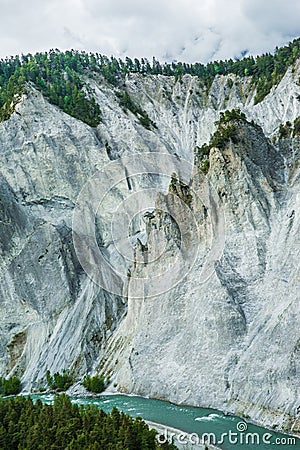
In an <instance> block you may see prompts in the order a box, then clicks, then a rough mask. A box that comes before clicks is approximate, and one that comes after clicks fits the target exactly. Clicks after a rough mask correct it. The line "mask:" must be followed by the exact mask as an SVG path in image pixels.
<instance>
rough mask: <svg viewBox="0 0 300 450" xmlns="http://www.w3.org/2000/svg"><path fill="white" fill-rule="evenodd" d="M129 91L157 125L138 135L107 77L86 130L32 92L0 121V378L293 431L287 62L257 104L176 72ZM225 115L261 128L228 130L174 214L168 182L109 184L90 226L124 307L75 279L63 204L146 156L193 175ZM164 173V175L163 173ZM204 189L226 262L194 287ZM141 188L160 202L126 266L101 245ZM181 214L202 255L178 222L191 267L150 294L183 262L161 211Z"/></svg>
mask: <svg viewBox="0 0 300 450" xmlns="http://www.w3.org/2000/svg"><path fill="white" fill-rule="evenodd" d="M229 80H230V81H229ZM126 87H127V90H128V92H129V93H130V95H131V96H132V98H134V99H135V100H136V102H137V103H138V104H140V106H141V107H142V108H143V109H144V110H145V111H146V112H147V113H148V115H149V117H150V118H151V120H152V121H153V122H154V124H155V126H152V127H151V129H150V130H148V129H146V128H144V127H143V126H142V125H141V124H140V123H139V121H138V120H137V118H136V116H134V115H133V114H132V113H131V112H129V111H124V110H123V109H122V108H121V107H120V105H119V101H118V98H117V96H116V92H115V90H114V89H113V88H112V87H111V86H110V85H108V84H106V83H105V82H104V81H103V80H99V82H98V83H96V82H95V81H93V88H94V91H95V98H96V99H97V101H98V102H99V104H100V107H101V111H102V119H103V120H102V123H101V124H100V125H99V126H98V127H97V129H92V128H90V127H89V126H87V125H85V124H83V123H81V122H80V121H77V120H76V119H73V118H71V117H69V116H68V115H66V114H64V113H63V112H61V111H60V110H59V109H58V108H56V107H54V106H52V105H50V104H49V103H48V102H47V101H46V100H45V99H44V98H43V96H42V95H41V94H40V93H38V92H37V91H36V90H35V89H34V87H33V86H30V87H29V88H28V94H27V95H24V96H23V98H22V100H21V102H20V103H19V104H18V105H17V107H16V111H15V113H14V114H13V115H12V116H11V118H10V119H9V120H8V121H5V122H2V123H1V124H0V167H1V179H0V183H1V184H0V201H1V203H0V208H1V221H0V236H1V239H0V242H1V260H0V264H1V273H0V277H1V282H0V286H1V294H0V317H1V320H0V373H1V374H3V375H4V374H9V373H17V374H19V375H20V376H22V381H23V385H24V388H25V389H29V388H31V387H35V388H37V387H38V386H39V385H41V384H43V382H44V379H45V372H46V370H47V369H49V370H50V371H51V372H54V371H56V370H58V371H62V370H63V369H66V368H68V369H70V370H71V371H73V373H74V374H75V375H76V377H77V378H78V379H80V377H82V376H83V375H84V374H85V373H87V372H93V371H96V370H102V371H104V372H105V373H110V375H111V377H112V380H113V383H116V384H117V385H118V389H120V390H121V391H124V392H135V393H138V394H143V395H150V396H153V397H157V398H164V399H170V400H172V401H174V402H184V403H189V404H194V405H201V406H212V407H215V408H220V409H223V410H228V411H233V412H237V413H239V414H247V415H249V416H250V417H251V418H253V419H255V420H258V421H260V422H261V423H265V424H267V425H278V426H280V427H281V428H285V427H286V428H289V429H290V428H291V427H292V424H293V430H294V431H296V430H297V427H298V429H299V424H298V425H297V423H294V418H295V415H296V408H297V407H298V406H299V383H298V381H299V364H300V362H299V348H300V347H299V339H300V336H299V327H298V323H299V315H300V311H299V301H298V298H299V294H298V288H299V248H300V245H299V244H300V243H299V226H300V224H299V214H298V212H299V207H300V205H299V202H300V197H299V183H300V178H299V137H294V138H286V139H282V140H281V141H278V139H277V137H276V136H277V132H278V127H279V125H280V123H285V122H286V121H291V122H293V121H294V119H295V118H296V117H298V116H299V115H300V101H299V98H300V87H299V65H298V66H296V67H294V68H290V69H289V70H288V72H287V74H286V75H285V77H284V78H283V79H282V81H281V82H280V84H279V85H278V86H276V87H275V88H273V90H272V91H271V93H270V94H269V95H268V96H267V97H266V98H265V99H264V101H263V102H261V103H259V104H258V105H255V106H254V105H253V99H254V95H255V92H254V89H253V86H252V85H251V82H250V79H249V78H247V79H237V78H236V77H235V76H227V77H223V76H217V77H216V78H215V80H214V82H213V84H212V86H211V88H210V90H209V91H207V89H206V88H204V87H203V85H202V83H201V81H199V80H198V79H197V78H196V77H191V76H187V75H186V76H184V77H183V78H182V80H178V81H175V80H174V78H171V77H170V78H169V77H163V76H146V77H144V76H141V75H130V76H129V77H128V78H127V81H126ZM235 107H239V108H241V110H242V111H244V112H245V114H246V116H247V118H248V120H249V121H251V120H252V119H253V120H254V121H255V122H256V123H257V124H258V125H260V126H261V127H262V128H260V127H257V126H253V125H251V124H250V123H248V122H247V121H241V122H239V123H238V132H237V134H236V136H235V139H234V141H233V140H230V141H229V142H228V143H227V144H226V146H225V147H224V148H223V149H220V148H213V149H212V150H211V152H210V157H209V158H210V168H209V171H208V174H207V179H206V181H204V178H203V175H201V172H199V170H198V168H195V171H194V176H193V177H192V179H191V181H190V185H189V192H187V193H184V192H182V191H180V188H178V189H177V191H176V192H177V194H178V193H179V191H180V192H181V194H182V195H181V197H182V199H183V202H182V203H181V204H180V203H179V204H177V203H172V200H171V199H170V198H169V197H168V196H167V191H168V185H169V178H166V177H164V178H163V179H160V178H159V177H155V176H154V175H153V174H148V175H146V176H140V177H130V173H129V172H130V170H129V168H128V167H126V165H125V166H124V167H122V168H121V171H122V173H123V178H124V180H123V181H122V182H120V183H119V184H118V185H117V186H116V187H114V186H110V187H113V188H111V189H110V190H109V195H108V196H107V198H106V199H105V200H104V203H103V205H102V207H101V209H100V210H99V211H97V213H96V216H97V217H96V222H97V239H98V243H99V244H100V246H101V248H102V249H104V250H105V252H106V257H107V259H108V260H109V261H111V262H112V263H113V264H116V265H117V267H118V268H119V270H120V271H121V272H123V275H124V274H125V277H127V281H126V283H124V289H123V294H124V295H123V296H122V295H119V293H118V292H116V293H114V294H111V293H108V292H106V291H105V290H103V289H102V288H101V287H100V286H98V285H97V284H96V283H94V282H93V281H92V280H91V279H90V278H89V277H88V276H87V275H86V273H85V272H84V270H83V269H82V267H81V265H80V263H79V261H78V259H77V256H76V252H75V249H74V245H73V241H72V215H73V211H74V207H75V204H76V200H77V197H78V195H79V193H80V191H81V189H82V188H83V186H84V185H85V183H86V182H87V180H88V179H89V177H90V176H91V175H92V174H93V173H94V172H95V171H96V170H97V169H101V168H102V167H104V166H105V165H106V164H108V163H109V162H110V161H111V160H116V159H117V158H119V157H123V158H124V157H131V156H134V155H139V156H138V158H139V160H140V161H143V156H141V155H143V154H146V153H148V152H152V153H155V154H156V156H157V155H160V154H161V155H162V154H169V155H172V156H173V157H174V159H176V160H177V161H178V171H180V166H181V161H183V160H186V161H188V162H190V163H192V162H193V159H194V148H195V147H196V146H201V145H202V144H203V143H204V142H207V141H208V140H209V138H210V136H211V135H212V133H213V132H214V131H215V124H214V122H215V120H216V119H218V117H219V113H220V111H223V110H226V109H232V108H235ZM270 139H272V144H271V141H270ZM145 165H146V163H145ZM163 170H164V172H163V173H164V174H165V175H168V176H171V174H172V172H173V171H174V167H173V166H170V167H167V166H164V167H163ZM128 171H129V172H128ZM147 171H148V169H147V167H145V172H147ZM191 175H192V174H191ZM107 176H108V178H109V173H108V175H107ZM207 180H208V182H209V185H210V186H211V187H212V188H213V190H214V192H216V194H217V197H218V202H219V204H218V206H217V207H218V208H220V209H221V210H222V214H223V215H224V218H225V222H224V226H223V228H222V231H223V234H224V249H222V250H223V253H222V254H221V255H217V257H216V258H215V259H214V260H213V265H214V269H215V270H214V273H213V274H212V276H211V277H210V278H209V279H208V280H207V281H206V282H201V280H200V279H199V273H201V269H202V267H203V264H204V261H205V258H206V256H207V254H208V253H209V251H210V250H211V245H212V244H211V242H212V241H213V240H214V238H215V236H214V229H213V227H212V222H213V221H214V220H215V219H213V216H214V208H215V207H216V205H215V204H214V200H213V197H212V196H211V195H207V193H206V194H205V195H204V194H203V192H204V191H203V189H204V187H203V186H206V184H205V183H207ZM104 181H105V180H103V182H104ZM106 181H107V180H106ZM141 188H143V189H147V190H149V189H151V188H155V190H156V191H160V192H161V193H160V194H159V195H158V197H157V198H156V199H155V202H154V204H153V205H152V206H153V207H152V208H148V209H150V211H148V215H147V217H146V218H145V215H144V213H145V211H143V207H144V205H143V204H142V203H143V202H142V201H140V203H139V201H138V202H137V203H138V209H140V211H141V212H142V213H143V214H141V216H140V217H137V218H136V219H135V220H134V221H133V225H132V227H131V232H130V234H131V237H132V245H133V248H132V259H133V261H132V262H130V261H129V262H128V261H126V260H125V259H124V258H123V257H122V255H120V253H119V252H118V251H116V250H115V249H114V248H113V245H112V242H111V234H110V226H111V221H112V218H113V215H114V212H115V209H116V207H117V206H118V204H120V202H125V201H126V199H127V198H128V197H129V196H130V195H131V194H132V193H133V192H138V191H139V190H140V189H141ZM205 189H206V188H205ZM94 194H95V193H94ZM186 194H187V195H186ZM188 194H190V196H189V195H188ZM137 198H139V197H137ZM186 203H188V206H189V207H190V208H191V210H192V212H193V214H195V216H196V217H197V220H198V222H199V223H200V227H199V236H200V239H199V241H198V242H195V240H194V235H193V233H192V231H191V229H190V228H189V227H190V225H189V223H186V224H185V227H186V231H187V236H186V243H187V246H189V245H190V248H193V246H195V245H197V249H198V252H197V258H196V259H195V261H194V264H193V265H192V267H191V268H190V271H189V273H188V275H187V276H186V277H185V278H183V280H182V282H181V283H179V284H178V285H176V286H175V287H174V288H173V289H171V290H169V291H168V292H165V293H162V294H161V295H157V296H155V297H151V296H149V295H147V292H149V290H150V291H151V283H155V280H154V281H151V280H153V276H154V275H155V273H156V272H155V271H157V272H160V271H163V270H164V269H165V268H166V267H169V266H170V265H172V261H173V259H174V258H177V259H178V258H179V259H180V258H181V260H184V258H185V255H184V254H183V252H182V250H181V249H179V250H178V229H177V228H176V225H175V223H174V221H173V220H172V219H171V218H170V215H169V214H167V212H169V213H170V214H171V215H175V216H177V217H184V216H185V211H186V210H185V207H184V204H186ZM162 211H165V212H162ZM166 211H167V212H166ZM162 248H164V249H165V252H164V253H163V255H161V257H160V258H159V259H158V260H157V263H156V264H154V265H153V264H149V263H148V262H149V261H150V260H151V257H152V256H153V257H156V255H157V253H156V252H157V249H162ZM187 248H188V247H187ZM185 251H187V249H185ZM145 253H147V258H146V257H145ZM141 261H142V264H140V262H141ZM135 275H138V276H141V275H143V276H144V277H145V278H146V280H150V281H149V283H150V284H149V286H150V287H149V286H148V285H147V286H146V287H145V291H144V294H143V298H135V297H136V295H135V293H136V291H135V283H134V276H135ZM175 275H176V274H175V272H174V278H175ZM170 283H171V284H172V276H171V279H170ZM174 284H175V283H174Z"/></svg>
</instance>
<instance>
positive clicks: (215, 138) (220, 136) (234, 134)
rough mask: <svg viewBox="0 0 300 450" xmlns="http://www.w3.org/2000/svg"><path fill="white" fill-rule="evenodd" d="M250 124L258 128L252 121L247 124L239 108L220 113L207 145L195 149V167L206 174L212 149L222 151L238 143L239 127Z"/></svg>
mask: <svg viewBox="0 0 300 450" xmlns="http://www.w3.org/2000/svg"><path fill="white" fill-rule="evenodd" d="M243 122H244V123H246V124H250V125H251V126H253V127H255V128H259V125H257V124H256V123H255V122H254V121H253V120H252V121H251V122H249V121H248V120H247V118H246V115H245V114H244V113H243V112H241V111H240V109H239V108H236V109H232V110H231V111H229V110H227V111H224V112H221V113H220V118H219V120H217V121H216V122H215V124H216V125H217V129H216V131H215V133H214V134H213V135H212V137H211V139H210V142H209V144H203V145H202V147H198V146H197V147H195V149H194V160H195V165H196V166H197V167H199V169H200V170H201V171H202V172H203V173H205V174H207V173H208V171H209V154H210V150H211V148H212V147H217V148H219V149H220V150H224V149H225V147H226V145H227V144H228V143H229V142H230V141H232V142H233V143H237V142H238V139H239V138H238V135H239V127H240V125H241V123H243Z"/></svg>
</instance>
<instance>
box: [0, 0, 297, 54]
mask: <svg viewBox="0 0 300 450" xmlns="http://www.w3.org/2000/svg"><path fill="white" fill-rule="evenodd" d="M0 11H1V16H0V17H1V27H0V56H2V57H4V56H7V55H12V54H17V53H27V52H31V53H33V52H36V51H44V50H48V49H49V48H59V49H61V50H66V49H69V48H76V49H79V50H87V51H97V52H99V53H104V54H108V55H111V54H114V55H115V56H117V57H118V56H120V57H122V56H125V55H128V56H130V57H142V56H145V57H148V58H151V57H152V56H153V55H155V56H156V57H157V58H159V59H161V60H165V59H168V60H184V61H187V62H194V61H202V62H207V61H208V60H211V59H221V58H223V59H224V58H230V57H237V56H239V55H240V54H241V52H242V51H244V50H248V51H249V53H252V54H258V53H262V52H266V51H272V50H273V49H274V47H275V46H276V45H277V46H280V45H282V44H285V43H286V42H288V41H289V40H290V39H292V38H294V37H298V36H299V35H300V0H264V1H263V2H262V1H261V0H226V1H224V0H201V1H199V0H173V1H171V0H146V1H145V0H144V1H143V0H44V1H43V0H24V1H22V2H20V1H18V0H9V1H8V0H0Z"/></svg>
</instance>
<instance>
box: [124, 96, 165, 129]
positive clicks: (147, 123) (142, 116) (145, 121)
mask: <svg viewBox="0 0 300 450" xmlns="http://www.w3.org/2000/svg"><path fill="white" fill-rule="evenodd" d="M116 95H117V97H118V99H119V104H120V106H121V107H122V108H123V109H124V110H126V109H128V110H129V111H131V112H132V113H133V114H134V115H135V116H136V117H137V118H138V120H139V122H140V124H141V125H143V127H145V128H146V129H147V130H151V127H154V128H157V126H156V124H155V123H154V122H153V121H152V120H151V119H150V117H149V116H148V114H147V113H146V111H144V110H143V109H142V108H141V107H140V106H139V105H138V104H137V103H136V102H135V101H134V100H133V99H132V98H131V97H130V95H129V94H128V92H127V91H119V92H117V93H116Z"/></svg>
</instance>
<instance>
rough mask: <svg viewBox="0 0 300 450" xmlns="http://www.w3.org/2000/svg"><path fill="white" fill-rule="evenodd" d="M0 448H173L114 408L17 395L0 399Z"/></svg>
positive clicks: (63, 395) (65, 397)
mask: <svg viewBox="0 0 300 450" xmlns="http://www.w3.org/2000/svg"><path fill="white" fill-rule="evenodd" d="M0 448H1V450H15V449H20V450H21V449H22V450H45V449H47V450H60V449H65V450H96V449H99V450H104V449H107V450H116V449H118V450H158V449H162V448H165V449H169V450H173V449H174V450H175V449H176V447H175V446H174V445H172V444H164V446H160V445H158V443H157V440H156V432H155V431H154V430H149V428H148V426H147V425H146V423H145V422H143V420H142V419H141V418H136V419H133V418H131V417H129V416H127V415H125V414H124V413H123V412H119V411H118V410H117V409H116V408H114V409H113V410H112V412H111V413H110V414H106V413H105V412H104V411H103V410H100V409H98V408H97V407H96V406H94V405H92V406H90V405H88V406H87V407H86V408H83V407H79V406H78V405H77V404H72V403H71V401H70V399H69V397H68V396H67V395H65V394H61V395H58V396H56V397H55V400H54V404H53V405H47V404H43V403H42V402H41V401H40V400H37V401H36V403H33V401H32V399H31V398H25V397H22V396H20V397H17V398H10V399H7V400H4V401H1V402H0Z"/></svg>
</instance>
